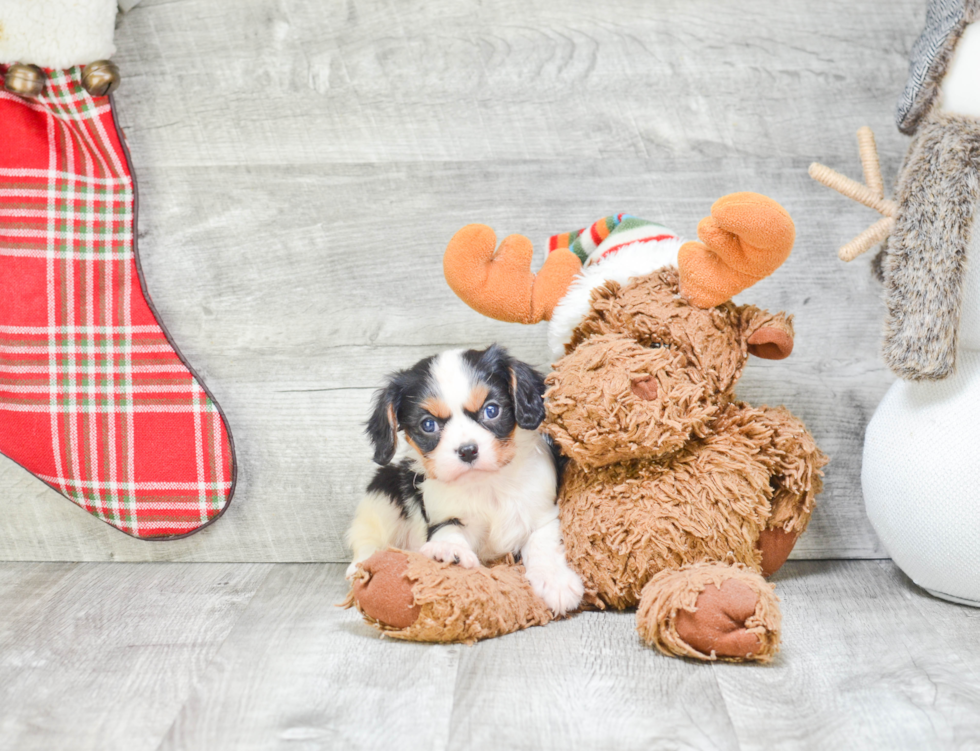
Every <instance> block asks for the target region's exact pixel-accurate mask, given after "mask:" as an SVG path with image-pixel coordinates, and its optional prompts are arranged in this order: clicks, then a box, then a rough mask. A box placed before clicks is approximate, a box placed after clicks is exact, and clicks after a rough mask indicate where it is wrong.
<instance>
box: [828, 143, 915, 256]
mask: <svg viewBox="0 0 980 751" xmlns="http://www.w3.org/2000/svg"><path fill="white" fill-rule="evenodd" d="M857 139H858V149H859V150H860V152H861V167H862V168H863V170H864V182H865V184H864V185H862V184H861V183H859V182H857V181H856V180H852V179H851V178H849V177H845V176H844V175H842V174H841V173H840V172H837V171H836V170H832V169H830V167H825V166H824V165H822V164H818V163H817V162H814V163H813V164H811V165H810V169H809V173H810V177H812V178H813V179H814V180H816V181H817V182H818V183H821V184H822V185H826V186H827V187H828V188H832V189H833V190H836V191H837V192H838V193H840V194H841V195H844V196H847V197H848V198H851V199H853V200H855V201H857V202H858V203H863V204H864V205H865V206H867V207H868V208H871V209H874V210H875V211H877V212H878V213H879V214H881V215H882V217H881V219H879V220H878V221H877V222H875V223H874V224H872V225H871V226H870V227H868V228H867V229H866V230H864V232H862V233H861V234H860V235H858V236H857V237H855V238H854V239H853V240H851V241H850V242H849V243H847V244H846V245H842V246H841V247H840V249H839V250H838V251H837V256H838V257H839V258H840V259H841V260H842V261H853V260H854V259H855V258H857V257H858V256H859V255H861V254H862V253H866V252H867V251H869V250H871V248H873V247H874V246H875V245H877V244H878V243H880V242H882V241H884V240H885V239H886V238H887V237H888V235H890V234H891V231H892V229H893V228H894V227H895V215H896V214H897V213H898V204H897V203H895V202H894V201H892V200H890V199H888V198H885V186H884V183H883V182H882V179H881V166H880V165H879V163H878V147H877V146H876V145H875V134H874V133H873V132H872V130H871V128H869V127H867V126H865V127H863V128H861V129H860V130H858V132H857Z"/></svg>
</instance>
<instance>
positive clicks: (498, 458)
mask: <svg viewBox="0 0 980 751" xmlns="http://www.w3.org/2000/svg"><path fill="white" fill-rule="evenodd" d="M543 393H544V381H543V379H542V377H541V375H539V374H538V373H536V372H535V371H534V370H533V369H531V368H530V367H529V366H528V365H526V364H525V363H522V362H520V361H519V360H515V359H513V358H512V357H510V356H509V355H508V354H507V352H506V351H505V350H504V349H503V348H501V347H497V346H496V345H494V346H491V347H489V348H488V349H485V350H467V351H462V350H452V351H449V352H444V353H442V354H440V355H436V356H435V357H429V358H426V359H425V360H422V361H421V362H419V363H417V364H416V365H415V366H414V367H412V368H409V369H408V370H403V371H401V372H399V373H395V374H394V375H393V376H391V377H390V378H389V381H388V385H387V386H386V387H385V388H384V389H382V390H381V391H379V392H378V395H377V397H376V399H375V404H374V411H373V412H372V415H371V418H370V420H369V421H368V426H367V432H368V435H369V436H370V438H371V440H372V441H373V443H374V447H375V457H374V460H375V461H376V462H378V463H379V464H387V463H388V462H390V461H391V459H392V457H393V456H394V453H395V446H396V443H397V440H398V439H397V433H398V431H399V430H400V431H402V433H403V434H404V437H405V440H406V442H408V444H409V445H410V446H411V447H412V449H414V451H415V452H416V453H417V454H418V456H419V459H420V460H421V462H422V464H423V466H424V467H425V471H426V474H427V476H429V477H432V478H434V479H437V480H441V481H443V482H454V481H456V480H458V479H461V478H463V477H465V476H473V473H477V472H494V471H496V470H498V469H500V468H501V467H503V466H506V465H507V464H509V463H510V462H511V460H512V459H513V458H514V433H515V431H516V429H517V428H518V427H520V428H524V429H526V430H534V429H535V428H537V427H538V425H540V423H541V420H542V419H543V418H544V404H543V400H542V394H543Z"/></svg>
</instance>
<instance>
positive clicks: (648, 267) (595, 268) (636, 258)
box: [548, 240, 684, 358]
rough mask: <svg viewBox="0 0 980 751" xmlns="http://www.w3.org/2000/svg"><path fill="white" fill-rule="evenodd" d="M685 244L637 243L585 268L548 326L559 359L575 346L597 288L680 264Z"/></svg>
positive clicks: (557, 307) (670, 242)
mask: <svg viewBox="0 0 980 751" xmlns="http://www.w3.org/2000/svg"><path fill="white" fill-rule="evenodd" d="M683 244H684V241H683V240H663V241H661V242H658V243H634V244H633V245H629V246H627V247H625V248H622V249H621V250H619V251H618V252H617V253H616V254H615V255H612V256H610V257H609V258H604V259H603V260H602V261H601V262H600V263H596V264H592V265H590V266H586V267H584V268H583V269H582V271H581V272H580V273H579V274H578V276H576V277H575V281H573V282H572V283H571V285H570V286H569V288H568V291H567V292H565V294H564V295H563V296H562V298H561V301H560V302H559V303H558V304H557V305H556V306H555V309H554V312H552V314H551V319H550V324H549V325H548V345H549V346H550V347H551V354H552V355H553V356H554V357H556V358H558V357H561V356H562V355H564V354H565V352H566V346H568V347H570V346H572V345H571V343H570V342H571V338H572V332H573V331H574V330H575V328H576V327H577V326H578V325H579V324H580V323H581V322H582V319H583V318H584V317H585V316H586V315H587V314H588V312H589V309H590V307H591V305H592V291H593V290H595V289H597V288H598V287H602V286H603V285H605V284H606V282H610V281H611V282H618V283H619V284H626V283H627V282H628V281H629V280H630V279H632V278H633V277H637V276H646V275H647V274H652V273H653V272H655V271H656V270H657V269H660V268H663V267H664V266H676V265H677V253H678V252H679V251H680V249H681V246H682V245H683Z"/></svg>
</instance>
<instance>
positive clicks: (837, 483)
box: [0, 0, 924, 561]
mask: <svg viewBox="0 0 980 751" xmlns="http://www.w3.org/2000/svg"><path fill="white" fill-rule="evenodd" d="M923 16H924V3H923V2H922V0H890V2H888V3H887V4H885V3H880V2H874V1H873V0H861V1H860V2H858V1H855V0H827V2H822V3H812V2H805V1H804V0H786V1H785V2H780V3H774V2H767V1H766V0H745V2H740V3H730V2H723V1H722V0H698V1H697V2H695V1H693V0H660V1H658V2H656V3H648V2H640V1H638V0H634V1H628V0H614V1H613V2H608V3H602V4H598V3H595V2H591V1H585V0H565V1H563V2H560V3H556V2H549V1H548V0H501V1H500V2H492V3H489V2H487V3H480V2H475V1H462V2H458V1H456V0H424V1H421V0H418V1H416V0H349V1H347V2H321V1H320V0H236V2H235V3H234V4H233V7H232V5H229V4H224V3H214V2H210V1H209V0H182V1H181V2H167V1H166V0H144V2H142V3H141V4H140V5H138V6H137V7H136V8H134V9H133V10H132V11H131V12H129V13H128V14H126V15H125V16H122V17H121V18H120V21H119V25H118V31H117V45H118V52H117V54H116V56H115V60H116V61H117V62H118V64H119V66H120V67H121V69H122V72H123V76H124V83H123V86H122V87H121V88H120V90H119V92H118V94H117V97H116V102H117V105H118V112H119V117H120V119H121V123H122V125H123V127H124V129H125V132H126V134H127V136H128V140H129V143H130V146H131V148H132V152H133V158H134V160H135V163H136V166H137V170H138V178H139V185H140V191H141V192H140V207H141V216H140V219H139V235H140V245H141V253H142V262H143V267H144V269H145V272H146V277H147V282H148V284H149V288H150V290H151V292H152V296H153V301H154V303H155V304H156V306H157V307H158V309H159V310H160V313H161V315H162V317H163V319H164V321H165V322H166V324H167V325H168V326H169V328H170V329H171V331H172V333H173V334H174V336H175V337H176V339H177V341H178V342H179V343H180V344H181V346H182V349H183V351H184V353H185V354H186V355H187V356H188V358H189V359H190V361H191V362H192V363H193V364H194V365H195V366H196V367H197V368H198V369H199V370H200V372H201V373H202V375H203V376H204V378H205V380H206V382H207V383H208V384H209V386H210V387H211V389H212V390H213V391H214V393H215V395H216V396H217V397H218V400H219V401H220V402H221V404H222V406H223V407H224V408H225V410H226V411H227V413H228V416H229V418H230V421H231V425H232V429H233V431H234V434H235V438H236V442H237V446H238V452H239V454H238V455H239V459H240V461H241V483H240V487H239V490H238V494H237V497H236V499H235V501H234V502H233V504H232V507H231V509H230V510H229V511H228V513H227V514H226V515H225V516H224V517H223V518H222V519H221V520H219V521H218V522H217V523H216V524H215V525H214V526H213V527H211V528H209V529H207V530H205V531H204V532H202V533H200V534H198V535H195V536H193V537H191V538H189V539H187V540H183V541H175V542H170V543H146V542H140V541H136V540H132V539H130V538H127V537H125V536H124V535H122V534H121V533H119V532H117V531H115V530H112V529H111V528H109V527H107V526H106V525H104V524H102V523H101V522H99V521H97V520H95V519H93V518H91V517H89V516H88V515H87V514H86V513H84V512H83V511H81V510H80V509H78V508H76V507H75V506H73V505H72V504H71V503H70V502H68V501H67V500H64V499H62V498H60V497H59V496H58V495H57V494H55V493H54V492H53V491H51V490H49V489H47V488H46V487H44V486H42V485H41V484H40V483H38V482H37V481H36V480H34V479H33V478H32V477H30V476H29V475H28V474H27V473H26V472H25V471H24V470H22V469H20V468H19V467H16V466H14V465H13V464H11V463H10V462H8V461H6V460H2V461H0V497H2V499H3V501H2V502H3V503H4V513H3V514H2V515H0V559H14V560H18V559H19V560H113V559H114V560H182V561H204V560H209V561H219V560H247V561H313V560H316V561H342V560H344V559H345V558H346V556H347V552H346V550H345V548H344V545H343V542H342V536H343V532H344V530H345V528H346V526H347V524H348V522H349V519H350V515H351V513H352V510H353V507H354V505H355V503H356V501H357V497H358V493H359V492H360V490H361V488H363V486H364V485H365V483H366V481H367V479H368V477H369V475H370V473H371V470H372V465H371V462H370V459H369V452H368V446H367V443H366V441H365V439H364V438H363V437H362V436H361V432H360V424H361V422H362V420H363V418H364V417H365V414H366V410H367V405H368V400H369V397H370V394H371V389H372V388H373V387H375V386H376V385H377V384H378V383H379V381H380V379H381V377H382V375H383V374H384V373H385V372H387V371H390V370H392V369H395V368H399V367H403V366H407V365H409V364H411V363H413V362H414V361H415V360H417V359H418V358H420V357H422V356H424V355H427V354H430V353H433V352H435V351H437V350H439V349H442V348H448V347H475V346H482V345H486V344H487V343H489V342H491V341H499V342H502V343H505V344H506V345H508V346H509V347H510V348H511V349H512V350H513V351H514V352H515V353H516V354H517V355H519V356H521V357H522V358H524V359H527V360H529V361H531V362H533V363H535V364H537V365H540V366H547V363H548V355H547V351H546V348H545V331H544V330H543V328H542V327H534V328H522V327H520V326H516V325H507V324H502V323H496V322H493V321H489V320H484V319H482V318H481V317H480V316H479V315H477V314H476V313H474V312H472V311H470V310H469V309H468V308H466V307H465V306H464V305H463V304H462V303H461V302H459V301H458V300H457V299H456V298H455V297H454V296H453V295H452V293H451V292H450V291H449V289H448V288H447V287H446V285H445V282H444V281H443V279H442V275H441V262H440V259H441V253H442V250H443V248H444V247H445V244H446V241H447V240H448V238H449V237H450V236H451V235H452V233H453V232H454V231H455V230H456V229H457V228H459V227H460V226H462V225H463V224H466V223H468V222H472V221H482V222H485V223H488V224H490V225H492V226H493V227H495V228H496V229H497V230H498V232H499V233H501V234H503V233H509V232H522V233H525V234H527V235H529V236H530V237H531V238H532V239H533V240H534V241H535V243H536V245H537V248H538V250H537V256H536V259H535V263H536V264H539V263H540V262H541V261H542V260H543V256H544V251H543V241H544V239H545V238H546V237H547V236H548V235H549V234H551V233H554V232H560V231H566V230H570V229H575V228H578V227H581V226H583V225H585V224H588V223H589V222H591V221H593V220H594V219H596V218H598V217H600V216H603V215H605V214H608V213H612V212H616V211H629V212H631V213H634V214H637V215H639V216H643V217H648V218H651V219H659V220H661V221H664V222H665V223H667V224H668V225H670V226H672V227H673V228H674V229H676V230H677V231H680V232H682V233H686V234H688V235H693V233H694V230H695V228H696V226H697V222H698V220H699V219H700V218H701V217H702V216H704V215H705V214H706V213H707V211H708V209H709V208H710V206H711V203H712V202H713V201H714V200H715V199H716V198H718V197H720V196H722V195H724V194H725V193H728V192H731V191H737V190H755V191H759V192H765V193H768V194H770V195H772V196H774V197H775V198H777V199H778V200H780V201H781V202H782V203H783V204H784V205H785V206H786V207H787V208H788V210H789V211H790V213H791V214H792V215H793V216H794V218H795V219H796V221H797V227H798V236H799V240H798V244H797V247H796V250H795V252H794V255H793V256H792V258H791V259H790V260H789V261H788V262H787V263H786V265H785V266H784V267H783V268H782V269H781V270H780V271H779V272H778V273H777V274H776V276H775V277H773V278H772V279H769V280H766V281H764V282H763V283H761V284H759V285H757V287H756V288H754V289H752V290H749V291H748V292H746V293H743V295H742V296H741V298H740V300H741V301H745V302H749V301H750V302H754V303H756V304H759V305H762V306H765V307H769V308H773V309H785V310H787V311H790V312H792V313H795V314H796V317H797V318H796V326H797V334H798V338H797V349H796V352H795V353H794V355H793V356H792V357H791V358H790V359H789V360H786V361H783V362H779V363H763V362H755V363H753V364H752V365H751V367H750V368H749V370H748V372H747V374H746V376H745V377H744V379H743V381H742V386H741V388H740V395H741V396H742V397H743V398H745V399H747V400H749V401H751V402H756V403H763V402H768V403H773V404H775V403H784V404H786V405H787V406H789V407H790V408H791V409H792V410H793V411H794V412H796V413H797V414H799V415H800V416H801V417H802V418H803V419H804V420H805V421H806V422H807V423H808V425H809V426H810V428H811V429H812V431H813V433H814V434H815V435H816V437H817V439H818V441H819V443H820V444H821V446H822V447H823V448H824V449H825V450H826V451H827V453H829V454H830V455H831V457H832V460H833V463H832V464H831V466H830V467H829V469H828V473H827V490H826V492H825V493H824V495H823V496H822V497H821V499H820V508H819V510H818V512H817V513H816V516H815V517H814V520H813V523H812V525H811V527H810V530H809V532H808V533H807V535H806V536H805V537H804V538H803V539H802V540H801V542H800V544H799V545H798V547H797V550H796V552H795V556H796V557H797V558H827V557H881V556H882V555H883V554H884V551H883V550H882V548H881V546H880V544H879V543H878V541H877V539H876V537H875V535H874V533H873V531H872V530H871V528H870V526H869V524H868V522H867V520H866V518H865V515H864V511H863V505H862V500H861V492H860V467H861V443H862V438H863V432H864V427H865V424H866V423H867V421H868V419H869V418H870V416H871V414H872V412H873V410H874V407H875V405H876V404H877V402H878V400H879V399H880V398H881V396H882V394H883V393H884V391H885V389H886V388H887V386H888V384H889V383H890V381H891V376H890V374H889V373H888V371H887V370H886V369H885V368H884V366H883V364H882V362H881V359H880V357H879V355H878V348H879V337H880V331H881V320H882V306H881V304H880V301H879V296H878V289H877V285H876V283H875V282H873V281H872V279H871V278H870V274H869V272H868V265H869V260H870V259H869V258H866V259H862V260H859V261H857V262H855V263H854V264H852V265H851V266H845V265H844V264H842V263H840V262H839V261H837V259H836V257H835V253H834V249H835V248H836V246H837V245H838V244H840V243H841V242H843V241H844V240H846V239H849V238H850V237H852V236H853V235H855V234H856V233H857V232H858V231H860V230H861V229H863V228H864V227H865V226H867V225H868V224H869V223H870V222H871V221H872V220H873V218H874V217H873V216H872V215H871V212H870V211H868V210H866V209H863V208H862V207H859V206H856V205H854V204H851V203H849V202H847V201H846V200H844V199H842V198H840V197H839V196H836V195H835V194H832V193H831V192H830V191H828V190H826V189H824V188H822V187H820V186H818V185H816V184H815V183H813V182H812V181H811V180H810V179H809V178H808V177H807V174H806V168H807V165H808V164H809V163H810V162H811V161H812V160H814V159H818V160H820V161H823V162H825V163H827V164H829V165H832V166H834V167H837V168H839V169H842V170H844V171H846V172H848V173H850V174H852V175H853V176H855V177H857V176H859V175H860V163H859V160H858V156H857V148H856V143H855V139H854V132H855V131H856V130H857V128H858V127H860V126H861V125H870V126H871V127H873V128H874V129H875V131H876V133H877V134H878V141H879V148H880V152H881V155H882V162H883V169H884V173H885V178H886V181H887V182H889V183H890V182H891V181H893V180H894V176H895V173H896V171H897V168H898V165H899V161H900V159H901V156H902V154H903V152H904V149H905V145H906V139H904V138H903V137H900V136H899V135H898V133H897V131H896V129H895V126H894V122H893V119H892V112H893V108H894V103H895V101H896V98H897V96H898V94H899V92H900V91H901V88H902V86H903V84H904V78H905V72H906V69H907V54H908V50H909V48H910V46H911V44H912V41H913V40H914V38H915V37H916V35H917V34H918V32H919V30H920V27H921V24H922V19H923Z"/></svg>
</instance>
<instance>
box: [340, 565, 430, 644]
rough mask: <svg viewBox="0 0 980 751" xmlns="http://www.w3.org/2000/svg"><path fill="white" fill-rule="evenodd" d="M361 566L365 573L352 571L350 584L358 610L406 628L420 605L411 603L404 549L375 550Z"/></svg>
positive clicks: (420, 610) (409, 582)
mask: <svg viewBox="0 0 980 751" xmlns="http://www.w3.org/2000/svg"><path fill="white" fill-rule="evenodd" d="M361 569H362V570H363V571H364V572H365V573H366V574H367V576H357V575H355V578H354V585H353V589H354V600H355V601H356V603H357V608H358V610H360V611H361V612H362V613H363V614H364V615H366V616H367V617H368V618H371V619H373V620H375V621H378V622H379V623H382V624H384V625H385V626H389V627H391V628H396V629H398V628H408V627H409V626H411V625H412V624H413V623H415V621H416V620H418V617H419V613H420V612H422V608H421V607H420V606H419V605H416V604H415V595H414V593H413V592H412V581H411V580H410V579H409V578H408V575H407V574H406V571H407V570H408V558H407V557H406V556H405V554H404V553H398V552H395V551H391V550H386V551H383V552H381V553H375V554H374V555H372V556H371V557H370V558H368V559H367V560H366V561H364V562H363V563H362V564H361Z"/></svg>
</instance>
